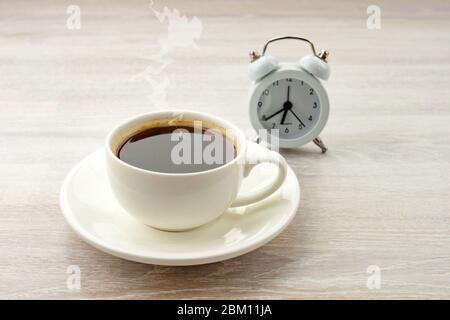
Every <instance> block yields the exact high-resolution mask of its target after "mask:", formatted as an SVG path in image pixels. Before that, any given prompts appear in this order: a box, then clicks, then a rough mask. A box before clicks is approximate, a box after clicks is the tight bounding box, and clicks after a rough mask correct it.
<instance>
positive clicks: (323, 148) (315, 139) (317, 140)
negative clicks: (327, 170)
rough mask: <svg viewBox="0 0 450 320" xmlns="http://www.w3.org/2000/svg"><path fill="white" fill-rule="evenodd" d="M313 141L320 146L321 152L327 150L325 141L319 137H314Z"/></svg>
mask: <svg viewBox="0 0 450 320" xmlns="http://www.w3.org/2000/svg"><path fill="white" fill-rule="evenodd" d="M313 142H314V144H315V145H316V146H318V147H319V148H320V150H322V153H325V152H327V150H328V148H327V146H326V145H325V143H323V141H322V139H320V137H316V138H314V140H313Z"/></svg>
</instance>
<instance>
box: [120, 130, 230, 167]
mask: <svg viewBox="0 0 450 320" xmlns="http://www.w3.org/2000/svg"><path fill="white" fill-rule="evenodd" d="M235 156H236V148H235V146H234V144H233V142H232V141H230V139H228V138H226V137H225V136H224V135H223V134H222V133H221V132H220V131H219V130H217V129H215V130H214V129H203V128H197V127H192V126H165V127H155V128H149V129H145V130H143V131H140V132H138V133H136V134H134V135H133V136H131V138H129V139H128V140H127V141H125V142H124V143H123V145H122V146H121V147H120V149H119V151H118V157H119V159H121V160H123V161H124V162H126V163H128V164H130V165H132V166H135V167H138V168H141V169H145V170H150V171H157V172H163V173H191V172H200V171H205V170H210V169H214V168H217V167H220V166H222V165H224V164H225V163H227V162H229V161H231V160H233V159H234V157H235Z"/></svg>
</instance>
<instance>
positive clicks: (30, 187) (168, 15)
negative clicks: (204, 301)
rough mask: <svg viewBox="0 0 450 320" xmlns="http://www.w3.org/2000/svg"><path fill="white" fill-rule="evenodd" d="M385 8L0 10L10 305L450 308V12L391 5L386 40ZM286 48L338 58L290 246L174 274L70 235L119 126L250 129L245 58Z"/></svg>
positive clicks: (17, 4) (0, 255) (1, 227)
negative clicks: (71, 198)
mask: <svg viewBox="0 0 450 320" xmlns="http://www.w3.org/2000/svg"><path fill="white" fill-rule="evenodd" d="M70 4H76V5H78V6H79V8H80V9H81V26H80V29H71V28H68V27H67V19H68V18H69V16H70V14H68V13H67V11H66V10H67V8H68V6H69V5H70ZM370 4H373V3H372V1H356V0H355V1H340V2H339V4H338V2H335V1H331V0H329V1H316V2H314V3H313V4H311V2H310V1H283V0H281V1H276V2H274V1H267V2H262V1H255V2H251V1H236V2H228V1H227V2H225V1H223V2H221V1H202V2H200V1H199V2H194V1H172V0H170V1H165V2H162V1H156V2H155V3H154V5H153V7H151V6H150V4H149V2H148V1H145V0H142V1H120V2H119V1H95V3H94V1H81V0H76V1H34V2H27V1H2V2H1V3H0V108H1V114H0V148H1V149H0V150H1V156H0V177H1V179H0V298H7V299H10V298H19V299H24V298H40V299H42V298H43V299H48V298H63V299H72V298H121V299H128V298H133V299H158V298H276V299H278V298H289V299H295V298H311V299H316V298H333V299H335V298H343V299H351V298H368V299H372V298H450V125H449V123H450V102H449V101H450V94H449V92H450V91H449V87H450V58H449V55H450V41H449V30H450V3H449V2H448V1H444V0H442V1H435V0H430V1H425V2H424V1H407V2H406V1H404V2H403V3H400V2H399V3H396V4H394V3H393V2H392V1H377V3H375V4H376V5H378V6H379V8H380V10H381V11H380V12H381V29H375V30H373V29H369V28H368V27H367V24H366V21H367V19H368V17H369V15H370V14H368V13H367V11H366V10H367V7H368V6H369V5H370ZM164 7H167V9H164ZM175 9H177V10H178V13H179V15H180V16H179V17H178V18H177V11H175ZM70 10H71V9H70ZM70 10H69V11H70ZM183 16H185V17H186V18H183ZM194 17H196V18H194ZM70 26H73V24H72V25H69V27H70ZM286 34H291V35H300V36H304V37H307V38H310V39H312V40H313V41H314V42H315V44H316V46H317V47H318V49H322V48H326V49H328V50H329V51H330V57H329V62H330V65H331V68H332V75H331V78H330V80H329V81H328V82H327V83H326V84H325V86H326V88H327V90H328V92H329V96H330V101H331V115H330V119H329V122H328V125H327V127H326V128H325V130H324V132H323V133H322V135H321V136H322V138H323V139H324V141H325V142H326V143H327V144H328V145H329V149H330V150H329V152H328V153H327V154H325V155H322V154H320V153H319V152H318V149H317V148H315V146H313V145H307V146H306V147H304V148H301V149H298V150H291V151H287V152H283V155H284V156H285V157H286V158H287V161H288V162H289V164H290V165H291V166H292V168H293V169H294V171H295V172H296V174H297V176H298V178H299V180H300V182H301V187H302V201H301V204H300V208H299V210H298V214H297V216H296V218H295V219H294V220H293V222H292V223H291V225H289V226H288V227H287V229H286V230H285V231H284V232H283V233H282V234H281V235H279V236H278V237H277V238H276V239H274V240H273V241H271V242H270V243H269V244H267V245H265V246H264V247H262V248H259V249H257V250H255V251H254V252H251V253H249V254H246V255H244V256H241V257H238V258H234V259H231V260H228V261H223V262H219V263H214V264H209V265H202V266H192V267H161V266H152V265H145V264H140V263H134V262H129V261H125V260H122V259H119V258H116V257H113V256H110V255H108V254H106V253H103V252H101V251H98V250H96V249H94V248H93V247H91V246H90V245H88V244H86V243H85V242H83V241H82V240H81V239H80V238H79V237H78V236H77V235H76V234H75V233H74V232H73V231H72V230H71V228H70V227H69V226H68V224H67V223H66V222H65V220H64V218H63V216H62V214H61V210H60V208H59V204H58V196H59V189H60V187H61V183H62V181H63V179H64V177H65V176H66V174H67V173H68V171H69V170H70V168H72V167H73V166H74V165H75V164H76V163H77V162H78V161H80V160H81V159H82V158H84V157H85V156H87V155H88V154H90V153H91V152H93V151H95V150H97V149H99V148H100V147H102V143H103V140H104V137H105V135H106V133H107V132H108V130H109V129H110V128H111V127H112V126H113V125H115V124H117V123H118V122H120V121H121V120H123V119H124V118H126V117H129V116H132V115H135V114H138V113H143V112H147V111H152V110H161V109H164V108H167V106H177V107H183V108H187V109H191V110H200V111H206V112H211V113H214V114H216V115H218V116H221V117H224V118H226V119H228V120H231V121H233V122H234V123H236V124H238V125H239V126H240V127H242V128H244V129H250V128H251V127H250V123H249V119H248V116H247V90H248V86H249V81H248V79H247V64H248V56H247V53H248V51H249V50H250V49H260V48H261V46H262V44H263V43H264V41H265V40H267V39H269V38H271V37H274V36H279V35H286ZM307 49H308V48H306V47H304V46H301V45H298V44H296V43H294V42H289V43H286V44H285V45H280V46H278V47H273V49H272V48H271V51H272V53H273V54H274V55H276V56H277V57H279V58H280V59H281V60H285V61H295V60H296V59H299V58H300V57H301V56H302V55H304V54H307V53H308V50H307ZM70 265H78V266H79V267H80V270H81V289H80V290H71V289H69V288H68V287H67V285H66V281H67V277H68V274H67V273H66V272H67V268H68V267H69V266H70ZM369 266H375V268H377V267H378V268H379V269H380V278H379V279H380V287H379V289H376V288H374V287H373V286H370V285H369V286H367V281H368V278H369V277H370V276H371V274H370V273H368V272H367V271H368V268H369ZM369 271H370V268H369ZM371 279H373V278H371ZM369 282H370V281H369ZM371 283H372V282H371Z"/></svg>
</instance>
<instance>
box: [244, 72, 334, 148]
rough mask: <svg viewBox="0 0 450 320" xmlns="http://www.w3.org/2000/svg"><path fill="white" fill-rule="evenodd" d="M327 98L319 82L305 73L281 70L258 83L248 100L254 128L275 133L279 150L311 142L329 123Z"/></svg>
mask: <svg viewBox="0 0 450 320" xmlns="http://www.w3.org/2000/svg"><path fill="white" fill-rule="evenodd" d="M328 112H329V105H328V96H327V94H326V92H325V89H324V88H323V86H322V85H321V83H320V82H319V81H318V80H317V79H315V78H314V77H313V76H311V75H310V74H308V73H306V72H305V71H302V70H298V68H297V69H296V70H292V69H286V68H284V69H282V70H279V71H276V72H275V73H273V74H272V75H269V76H267V77H266V78H263V79H262V80H261V81H260V82H259V83H257V85H256V88H255V89H254V91H253V94H252V96H251V99H250V117H251V121H252V124H253V126H254V127H255V128H256V129H267V130H268V131H269V132H270V133H271V135H273V132H274V131H271V130H278V132H277V134H278V138H279V145H280V147H297V146H300V145H302V144H305V143H307V142H309V141H312V140H313V139H314V138H315V137H317V136H318V135H319V133H320V132H321V131H322V129H323V128H324V126H325V124H326V122H327V120H328Z"/></svg>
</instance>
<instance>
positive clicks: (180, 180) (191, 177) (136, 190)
mask: <svg viewBox="0 0 450 320" xmlns="http://www.w3.org/2000/svg"><path fill="white" fill-rule="evenodd" d="M170 121H172V123H173V121H185V123H186V122H187V123H189V122H192V121H202V123H207V124H212V125H214V126H217V127H219V128H223V129H226V132H227V135H228V134H229V133H230V132H231V133H232V134H233V140H234V143H235V148H236V156H235V158H234V159H233V160H231V161H229V162H227V163H225V164H223V165H221V166H219V167H216V168H213V169H210V170H206V171H201V172H192V173H161V172H155V171H149V170H144V169H141V168H138V167H134V166H132V165H130V164H128V163H126V162H124V161H122V160H121V159H119V157H118V152H119V149H120V147H121V146H122V144H123V143H124V142H125V141H126V140H127V139H128V138H129V137H130V136H132V135H133V134H135V133H137V132H139V131H142V130H143V129H145V128H148V127H151V126H163V125H164V123H166V124H167V123H171V122H170ZM246 146H247V139H246V137H245V135H244V133H243V132H242V131H241V130H239V129H238V128H237V127H236V126H234V125H233V124H231V123H230V122H228V121H225V120H223V119H221V118H218V117H215V116H212V115H208V114H206V113H200V112H192V111H184V110H175V111H163V112H153V113H147V114H143V115H140V116H137V117H134V118H132V119H129V120H126V121H125V122H123V123H121V124H120V125H118V126H117V127H115V128H114V129H113V130H112V131H111V132H110V133H109V134H108V136H107V138H106V164H107V172H108V177H109V181H110V185H111V188H112V191H113V193H114V195H115V197H116V198H117V201H118V202H119V204H120V205H121V206H122V208H123V209H124V210H125V211H126V212H128V213H129V214H130V215H132V216H134V217H135V218H136V219H137V220H139V221H141V222H142V223H144V224H146V225H148V226H151V227H154V228H157V229H162V230H167V231H181V230H187V229H192V228H195V227H198V226H201V225H203V224H205V223H208V222H210V221H212V220H214V219H216V218H217V217H219V216H220V215H221V214H222V213H223V212H224V211H225V210H226V209H227V208H229V207H239V206H245V205H249V204H252V203H255V202H257V201H260V200H263V199H264V198H266V197H268V196H270V195H271V194H272V193H273V192H275V191H276V190H277V189H278V188H279V187H280V186H281V185H282V184H283V182H284V180H285V178H286V171H287V164H286V161H285V160H284V158H283V157H282V156H281V155H280V154H278V153H277V152H274V151H270V150H267V152H264V154H258V155H256V156H255V155H253V156H250V155H248V154H247V153H246V152H247V148H246ZM260 163H272V164H274V165H276V166H277V167H278V170H277V174H276V176H275V178H274V179H268V180H269V181H268V182H266V183H264V182H262V186H261V187H260V188H258V189H257V190H254V191H251V192H249V193H247V194H245V195H238V192H239V189H240V186H241V182H242V180H243V179H244V178H245V177H246V176H247V175H249V174H250V172H251V170H252V169H253V168H254V167H255V166H256V165H258V164H260Z"/></svg>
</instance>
